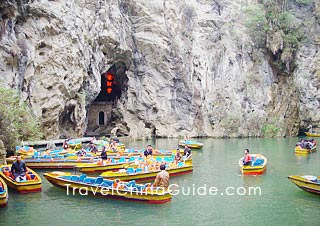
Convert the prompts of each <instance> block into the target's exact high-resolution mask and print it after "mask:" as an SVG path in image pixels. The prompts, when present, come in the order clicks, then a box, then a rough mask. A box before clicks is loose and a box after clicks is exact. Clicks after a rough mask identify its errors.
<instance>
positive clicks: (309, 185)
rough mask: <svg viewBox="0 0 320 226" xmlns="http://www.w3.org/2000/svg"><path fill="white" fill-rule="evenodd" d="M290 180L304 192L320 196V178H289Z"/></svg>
mask: <svg viewBox="0 0 320 226" xmlns="http://www.w3.org/2000/svg"><path fill="white" fill-rule="evenodd" d="M288 179H289V180H290V181H291V182H292V183H294V184H295V185H297V186H298V187H299V188H301V189H302V190H305V191H307V192H310V193H313V194H317V195H320V177H316V176H311V175H304V176H298V175H295V176H289V177H288Z"/></svg>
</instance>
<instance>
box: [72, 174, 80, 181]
mask: <svg viewBox="0 0 320 226" xmlns="http://www.w3.org/2000/svg"><path fill="white" fill-rule="evenodd" d="M70 180H72V181H79V177H78V176H75V175H73V176H71V178H70Z"/></svg>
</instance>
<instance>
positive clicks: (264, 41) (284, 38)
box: [245, 0, 312, 74]
mask: <svg viewBox="0 0 320 226" xmlns="http://www.w3.org/2000/svg"><path fill="white" fill-rule="evenodd" d="M311 2H312V1H311V0H296V4H300V5H301V7H303V5H306V4H310V3H311ZM288 4H289V2H287V1H282V0H262V1H259V2H258V3H253V4H252V5H249V6H248V7H247V8H246V10H245V13H246V21H245V24H246V26H247V28H248V30H249V32H250V34H251V37H252V39H253V41H254V43H255V44H256V46H258V47H259V48H264V49H266V50H267V51H268V52H269V54H270V56H271V59H272V64H273V65H274V66H275V67H276V68H277V69H278V70H279V71H282V72H284V73H287V74H290V72H291V71H292V70H293V68H294V59H295V54H296V52H297V50H298V49H299V46H300V43H301V41H302V40H303V39H304V38H305V34H304V32H303V24H301V23H300V22H299V21H298V20H297V18H296V17H295V16H294V15H293V13H292V12H291V11H290V7H289V5H288Z"/></svg>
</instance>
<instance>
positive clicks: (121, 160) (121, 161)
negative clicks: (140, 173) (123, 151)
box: [118, 157, 126, 163]
mask: <svg viewBox="0 0 320 226" xmlns="http://www.w3.org/2000/svg"><path fill="white" fill-rule="evenodd" d="M123 162H126V159H125V158H124V157H122V158H120V159H119V161H118V163H123Z"/></svg>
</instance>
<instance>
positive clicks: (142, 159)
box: [0, 134, 320, 207]
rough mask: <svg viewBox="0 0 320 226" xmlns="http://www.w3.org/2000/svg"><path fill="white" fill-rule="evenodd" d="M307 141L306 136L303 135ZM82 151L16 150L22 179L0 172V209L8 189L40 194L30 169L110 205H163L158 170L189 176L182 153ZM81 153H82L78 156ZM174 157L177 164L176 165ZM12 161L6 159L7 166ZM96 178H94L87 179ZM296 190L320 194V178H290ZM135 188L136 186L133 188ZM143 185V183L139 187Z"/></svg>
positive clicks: (104, 145) (256, 159) (260, 163)
mask: <svg viewBox="0 0 320 226" xmlns="http://www.w3.org/2000/svg"><path fill="white" fill-rule="evenodd" d="M307 135H308V134H307ZM92 146H94V147H95V149H94V150H95V151H94V152H91V151H90V149H89V148H87V149H84V148H83V147H82V143H81V142H79V141H77V140H71V141H68V147H67V148H58V149H55V150H45V151H39V150H35V149H33V148H32V147H27V146H23V147H17V153H18V155H19V156H21V158H22V159H23V161H24V163H25V165H26V169H27V171H26V173H25V177H24V178H23V179H22V180H16V179H15V178H14V176H13V174H12V172H11V165H2V166H0V207H3V206H6V204H7V202H8V187H10V188H11V189H13V190H15V191H17V192H19V193H30V192H39V191H41V184H42V181H41V177H40V176H39V175H38V174H37V173H36V172H35V171H33V169H58V170H59V171H52V172H48V173H44V174H43V176H44V177H45V178H46V179H47V180H48V181H49V182H50V183H51V184H53V185H56V186H59V187H63V188H65V189H75V190H79V191H80V190H81V189H86V190H87V191H88V192H89V193H93V194H98V195H102V196H106V197H109V198H114V199H125V200H134V201H142V202H148V203H165V202H169V201H170V200H171V198H172V195H171V192H170V191H169V190H168V189H163V188H153V187H152V186H151V183H150V181H152V180H154V179H155V178H156V176H157V174H158V173H159V172H160V168H159V167H160V164H163V163H165V164H166V171H167V172H168V173H169V175H170V176H175V175H180V174H185V173H188V172H192V171H193V164H192V158H191V156H184V154H185V153H183V151H182V150H181V149H176V150H161V149H160V150H157V149H153V150H152V154H151V155H147V156H145V152H144V150H136V149H126V148H125V145H124V144H122V143H117V144H116V145H115V147H113V148H112V149H110V148H109V147H110V146H109V143H108V142H107V141H104V140H93V141H92V142H91V147H92ZM179 146H182V147H185V146H188V147H189V148H193V149H197V148H202V147H203V144H202V143H199V142H195V141H190V140H184V141H180V142H179ZM79 150H81V151H79ZM315 150H316V142H315V140H314V139H311V140H300V141H299V142H298V143H297V144H296V148H295V152H296V153H297V154H309V153H312V152H314V151H315ZM103 151H106V154H107V156H108V157H107V158H105V159H102V158H101V156H102V152H103ZM177 152H180V153H181V156H182V158H181V159H180V160H179V161H176V159H175V157H176V155H177ZM249 156H250V163H249V164H244V163H245V159H244V158H245V157H242V158H240V160H239V166H240V172H241V173H242V174H243V175H261V174H263V173H265V172H266V168H267V163H268V160H267V158H266V157H265V156H263V155H261V154H249ZM15 159H16V157H9V158H7V162H8V163H9V164H10V163H12V162H13V161H15ZM63 169H76V171H79V172H81V173H82V174H80V175H76V174H72V173H71V172H64V171H61V170H63ZM91 173H95V174H97V173H100V175H99V176H88V174H91ZM288 178H289V179H290V180H291V181H292V182H293V183H294V184H296V185H297V186H298V187H300V188H302V189H303V190H306V191H308V192H312V193H316V194H320V178H318V177H316V176H312V175H302V176H297V175H295V176H289V177H288ZM138 182H139V183H138ZM142 182H148V183H142Z"/></svg>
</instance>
